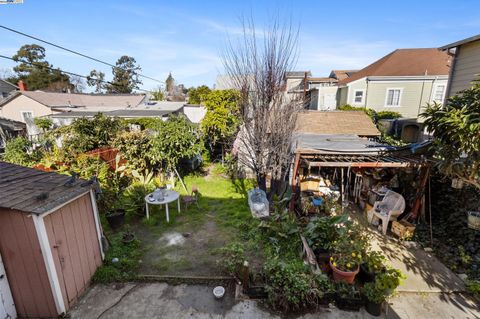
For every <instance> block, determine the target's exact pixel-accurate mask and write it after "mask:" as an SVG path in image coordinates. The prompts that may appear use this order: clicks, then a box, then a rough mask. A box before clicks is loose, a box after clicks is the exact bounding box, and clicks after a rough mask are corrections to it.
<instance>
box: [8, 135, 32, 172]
mask: <svg viewBox="0 0 480 319" xmlns="http://www.w3.org/2000/svg"><path fill="white" fill-rule="evenodd" d="M39 158H40V156H39V154H38V152H36V151H34V150H33V149H32V142H30V141H29V140H28V139H27V138H25V137H16V138H13V139H10V140H8V141H7V143H6V145H5V154H3V160H4V161H5V162H9V163H13V164H18V165H23V166H33V165H34V164H35V163H37V161H38V160H39Z"/></svg>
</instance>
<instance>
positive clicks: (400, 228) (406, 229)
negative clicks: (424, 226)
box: [392, 220, 415, 239]
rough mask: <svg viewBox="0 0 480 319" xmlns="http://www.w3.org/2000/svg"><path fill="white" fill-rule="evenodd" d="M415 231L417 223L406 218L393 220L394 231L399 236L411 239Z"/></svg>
mask: <svg viewBox="0 0 480 319" xmlns="http://www.w3.org/2000/svg"><path fill="white" fill-rule="evenodd" d="M414 232H415V225H414V224H412V223H409V222H407V221H406V220H400V221H396V220H395V221H393V222H392V233H394V234H395V235H397V236H398V238H400V239H410V238H412V237H413V233H414Z"/></svg>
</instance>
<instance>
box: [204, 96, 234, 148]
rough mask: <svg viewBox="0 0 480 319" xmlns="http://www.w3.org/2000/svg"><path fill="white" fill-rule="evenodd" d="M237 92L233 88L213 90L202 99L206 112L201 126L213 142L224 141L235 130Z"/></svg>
mask: <svg viewBox="0 0 480 319" xmlns="http://www.w3.org/2000/svg"><path fill="white" fill-rule="evenodd" d="M238 100H239V93H238V92H237V91H235V90H214V91H211V92H210V93H209V94H208V95H207V96H206V97H205V100H204V104H205V107H206V109H207V113H206V114H205V117H204V118H203V120H202V123H201V128H202V131H203V133H204V135H205V136H206V137H208V138H209V139H210V140H211V141H212V143H213V144H216V143H218V142H225V141H226V140H227V139H228V138H230V137H232V136H233V134H234V133H235V132H236V131H237V127H238V125H239V122H240V116H239V109H238Z"/></svg>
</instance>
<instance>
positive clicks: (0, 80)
mask: <svg viewBox="0 0 480 319" xmlns="http://www.w3.org/2000/svg"><path fill="white" fill-rule="evenodd" d="M0 82H3V83H5V84H6V85H8V86H11V87H12V88H13V89H18V86H16V85H15V84H13V83H10V82H8V81H5V80H2V79H0Z"/></svg>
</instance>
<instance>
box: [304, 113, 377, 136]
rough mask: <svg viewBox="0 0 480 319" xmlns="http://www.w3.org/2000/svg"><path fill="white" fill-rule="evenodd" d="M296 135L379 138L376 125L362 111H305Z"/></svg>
mask: <svg viewBox="0 0 480 319" xmlns="http://www.w3.org/2000/svg"><path fill="white" fill-rule="evenodd" d="M295 132H296V133H307V134H355V135H358V136H379V135H380V132H379V131H378V129H377V127H376V126H375V124H373V122H372V120H371V119H370V117H369V116H368V115H366V114H365V113H364V112H361V111H303V112H301V113H299V114H298V118H297V127H296V129H295Z"/></svg>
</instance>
